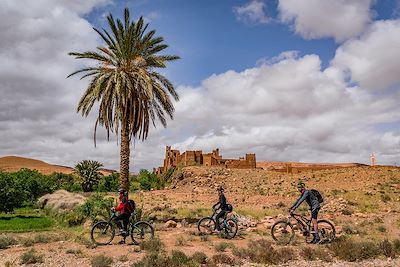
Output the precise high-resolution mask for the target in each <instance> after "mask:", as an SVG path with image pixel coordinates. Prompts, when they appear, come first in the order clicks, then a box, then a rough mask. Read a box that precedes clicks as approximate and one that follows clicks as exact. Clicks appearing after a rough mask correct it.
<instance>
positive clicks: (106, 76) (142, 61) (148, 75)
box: [68, 9, 179, 190]
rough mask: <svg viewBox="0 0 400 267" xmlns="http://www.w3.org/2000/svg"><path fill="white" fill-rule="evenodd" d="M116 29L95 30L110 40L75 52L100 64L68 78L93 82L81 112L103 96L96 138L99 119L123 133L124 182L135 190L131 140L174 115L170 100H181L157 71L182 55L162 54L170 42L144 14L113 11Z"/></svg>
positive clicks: (110, 19)
mask: <svg viewBox="0 0 400 267" xmlns="http://www.w3.org/2000/svg"><path fill="white" fill-rule="evenodd" d="M107 20H108V25H109V28H110V30H111V32H109V31H107V30H105V29H103V30H102V31H100V30H98V29H95V28H94V30H95V31H96V32H97V33H98V34H99V35H100V37H101V38H102V39H103V41H104V42H105V46H101V47H98V48H97V50H96V51H87V52H83V53H77V52H72V53H69V55H72V56H74V57H75V58H76V59H91V60H94V61H95V62H96V63H97V64H96V65H95V66H92V67H88V68H83V69H80V70H78V71H75V72H73V73H71V74H70V75H69V76H68V77H70V76H73V75H76V74H78V73H80V74H82V78H85V77H91V81H90V83H89V85H88V87H87V88H86V91H85V93H84V94H83V96H82V98H81V100H80V101H79V104H78V108H77V112H81V113H82V116H87V115H88V114H89V112H90V111H91V109H92V107H93V105H94V104H95V103H96V102H97V101H99V102H100V104H99V111H98V117H97V120H96V123H95V130H94V142H95V145H96V129H97V126H98V124H100V125H101V126H104V127H105V128H106V130H107V136H108V139H109V136H110V132H111V133H115V134H116V135H117V136H118V135H119V136H120V142H121V150H120V184H121V187H123V188H125V189H127V190H128V189H129V162H130V142H131V139H132V137H133V138H138V139H141V140H142V141H144V140H145V139H146V138H147V136H148V133H149V126H150V123H152V124H153V125H154V126H156V125H155V121H156V118H157V119H158V120H159V121H160V122H161V124H162V125H163V126H164V127H166V125H167V122H166V117H167V116H168V117H170V118H171V119H173V112H174V106H173V103H172V101H171V99H170V96H172V97H173V98H174V99H175V101H178V100H179V97H178V94H177V93H176V91H175V88H174V86H173V85H172V83H171V82H170V81H169V80H168V79H167V78H166V77H165V76H163V75H162V74H160V73H158V72H157V71H156V70H157V69H160V68H166V64H167V62H169V61H174V60H177V59H179V57H178V56H173V55H160V54H159V52H161V51H163V50H164V49H166V48H167V47H168V45H166V44H165V43H164V38H163V37H160V36H158V37H157V36H155V30H151V31H147V28H148V24H145V23H144V20H143V17H140V18H139V19H138V20H137V21H136V22H131V20H130V15H129V10H128V9H125V12H124V20H123V21H121V20H120V19H117V20H114V18H113V16H112V15H111V14H109V15H108V16H107Z"/></svg>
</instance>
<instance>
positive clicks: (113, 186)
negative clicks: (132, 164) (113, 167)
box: [96, 173, 119, 192]
mask: <svg viewBox="0 0 400 267" xmlns="http://www.w3.org/2000/svg"><path fill="white" fill-rule="evenodd" d="M118 188H119V174H118V173H112V174H110V175H108V176H102V177H101V178H100V180H99V183H98V185H97V187H96V191H97V192H117V191H118Z"/></svg>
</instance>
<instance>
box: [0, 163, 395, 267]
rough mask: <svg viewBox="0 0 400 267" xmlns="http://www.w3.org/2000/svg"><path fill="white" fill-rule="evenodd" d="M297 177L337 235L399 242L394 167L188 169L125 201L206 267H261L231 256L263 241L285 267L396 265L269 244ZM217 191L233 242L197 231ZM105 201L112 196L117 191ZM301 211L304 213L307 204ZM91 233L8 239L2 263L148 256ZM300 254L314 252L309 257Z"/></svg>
mask: <svg viewBox="0 0 400 267" xmlns="http://www.w3.org/2000/svg"><path fill="white" fill-rule="evenodd" d="M3 166H4V165H3ZM299 179H302V180H304V181H305V182H306V185H307V187H309V188H314V189H317V190H319V191H320V192H321V193H322V194H323V196H324V199H325V201H324V204H323V206H322V209H321V212H320V218H324V219H328V220H330V221H332V222H333V223H334V224H335V227H336V230H337V235H338V236H339V237H340V236H350V237H351V238H353V239H354V240H360V241H368V242H380V241H382V240H384V239H388V240H389V241H393V240H395V239H398V238H400V205H399V201H400V168H398V167H393V166H374V167H371V166H358V165H351V164H350V165H345V166H334V167H332V168H329V169H320V170H312V169H307V170H304V171H303V172H300V173H296V174H290V173H285V172H278V171H270V170H266V169H261V168H258V169H225V168H217V167H208V168H206V167H194V166H193V167H185V168H182V169H181V170H180V171H179V172H176V173H174V177H173V182H172V183H171V185H170V186H169V187H168V188H166V189H164V190H155V191H148V192H131V194H130V196H131V198H133V199H134V200H135V201H136V204H137V206H138V207H140V208H143V210H144V218H145V220H147V221H150V222H152V224H153V225H154V227H155V230H156V237H157V238H159V239H160V240H161V242H162V243H164V248H165V250H166V251H167V252H172V251H174V250H179V251H182V252H184V253H185V254H186V255H188V256H190V255H193V254H194V253H195V252H199V251H200V252H203V253H205V255H206V256H207V257H208V258H209V259H214V260H212V261H209V263H208V264H209V265H207V266H229V265H236V266H264V265H262V264H256V263H252V261H251V260H249V259H248V258H245V257H244V258H240V257H238V256H237V253H234V251H235V250H238V249H244V248H247V246H248V244H249V242H251V241H256V240H267V241H268V242H271V244H272V247H273V248H274V249H277V250H280V249H282V248H289V249H290V250H291V251H292V252H293V253H294V254H293V255H294V256H293V257H292V258H291V259H290V260H289V261H287V262H283V263H278V265H279V266H400V259H399V258H398V257H383V256H379V257H377V258H373V259H367V260H362V261H354V262H348V261H346V260H343V259H341V258H340V257H337V256H336V255H334V253H332V252H331V250H330V249H329V245H309V244H306V243H305V241H304V238H303V237H302V236H300V235H297V236H296V240H295V242H294V244H291V245H288V246H284V245H277V244H275V243H274V242H273V240H272V238H271V235H270V228H271V225H272V224H273V223H274V222H275V221H276V220H278V219H279V218H285V217H286V216H287V215H288V209H289V208H290V206H291V204H292V203H293V202H294V201H295V200H296V198H297V197H298V192H297V191H296V187H295V185H296V183H297V181H298V180H299ZM218 185H223V186H224V187H225V189H226V191H225V195H226V197H227V199H228V202H229V203H231V204H232V205H233V207H234V214H236V216H238V218H239V219H240V221H241V224H240V230H239V233H238V235H237V236H236V237H235V238H234V239H232V240H225V239H221V238H220V237H219V236H217V235H212V236H207V237H203V236H200V235H199V234H198V231H197V228H196V222H197V221H198V219H199V218H201V217H203V216H207V215H210V213H211V206H212V204H214V203H215V202H217V199H218V196H217V193H216V191H215V188H216V187H217V186H218ZM109 195H110V196H114V197H116V194H115V193H110V194H109ZM299 211H300V212H301V213H303V214H308V211H307V207H306V206H305V204H303V205H302V207H301V208H300V209H299ZM171 221H173V222H175V223H171ZM89 231H90V223H85V224H84V226H82V227H78V228H74V229H70V230H69V229H64V228H63V229H61V228H60V229H57V228H56V229H52V230H50V231H45V232H28V233H13V234H12V235H13V237H15V238H16V239H18V240H21V242H18V244H16V245H13V246H11V247H10V248H7V249H3V250H0V265H2V266H3V265H5V266H19V264H20V257H21V255H22V254H23V253H25V252H27V251H29V250H31V249H32V248H33V249H34V250H35V253H37V254H39V255H42V256H43V262H42V263H36V264H35V265H33V266H74V265H76V266H95V265H93V259H94V258H95V257H96V256H98V255H106V256H107V257H111V258H112V259H113V263H112V265H111V266H132V264H134V263H135V262H137V261H139V260H140V259H142V258H143V257H145V255H146V251H145V250H143V249H141V248H140V247H138V246H134V245H132V244H130V242H128V243H127V244H125V245H119V244H117V242H118V241H119V238H116V239H115V240H114V241H115V242H114V243H113V244H112V245H108V246H100V247H94V246H92V245H91V244H90V242H89ZM7 234H10V233H7ZM128 239H129V238H128ZM24 240H25V241H24ZM26 240H37V241H38V242H35V241H32V242H26ZM41 241H43V242H41ZM305 251H312V252H313V251H314V252H315V251H318V253H319V254H318V255H317V256H315V257H314V256H310V257H307V256H304V255H305ZM221 254H222V255H225V256H226V257H228V258H229V259H230V260H228V263H229V264H228V265H226V264H225V265H224V264H223V263H221V262H224V261H218V260H215V259H216V258H218V257H220V256H218V255H221ZM225 256H224V257H225ZM225 263H226V262H225ZM210 264H214V265H210Z"/></svg>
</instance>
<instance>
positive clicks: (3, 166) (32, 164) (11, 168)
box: [0, 156, 113, 175]
mask: <svg viewBox="0 0 400 267" xmlns="http://www.w3.org/2000/svg"><path fill="white" fill-rule="evenodd" d="M23 168H26V169H31V170H37V171H39V172H40V173H43V174H51V173H53V172H60V173H66V174H70V173H72V172H73V168H71V167H66V166H60V165H52V164H49V163H46V162H44V161H41V160H36V159H30V158H23V157H17V156H7V157H2V158H0V171H5V172H15V171H19V170H20V169H23ZM101 172H102V173H103V174H104V175H109V174H111V173H112V172H113V171H112V170H106V169H102V171H101Z"/></svg>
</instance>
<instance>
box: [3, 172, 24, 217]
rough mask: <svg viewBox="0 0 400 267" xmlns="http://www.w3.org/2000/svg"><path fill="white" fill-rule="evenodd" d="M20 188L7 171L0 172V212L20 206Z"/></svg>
mask: <svg viewBox="0 0 400 267" xmlns="http://www.w3.org/2000/svg"><path fill="white" fill-rule="evenodd" d="M22 191H23V190H22V188H21V187H20V185H19V184H18V183H17V182H16V181H15V179H14V177H13V176H11V175H10V174H8V173H5V172H0V199H1V201H0V212H10V211H13V210H14V209H16V208H19V207H21V206H22V203H23V198H24V196H21V194H23V192H22Z"/></svg>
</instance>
